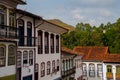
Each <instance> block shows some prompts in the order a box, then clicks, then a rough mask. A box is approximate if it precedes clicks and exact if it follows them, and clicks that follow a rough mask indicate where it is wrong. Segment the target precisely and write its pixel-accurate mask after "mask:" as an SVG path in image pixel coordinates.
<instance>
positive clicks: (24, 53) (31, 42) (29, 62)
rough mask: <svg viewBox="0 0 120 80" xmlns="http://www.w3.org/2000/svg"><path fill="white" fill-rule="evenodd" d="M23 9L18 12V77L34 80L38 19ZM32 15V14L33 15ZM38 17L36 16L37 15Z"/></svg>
mask: <svg viewBox="0 0 120 80" xmlns="http://www.w3.org/2000/svg"><path fill="white" fill-rule="evenodd" d="M24 13H28V12H24V11H22V10H18V13H17V27H18V29H19V31H18V39H19V41H18V50H17V54H18V55H17V57H18V58H17V72H18V75H17V79H18V80H19V79H21V80H23V79H24V80H25V79H30V80H34V74H35V55H36V50H37V47H36V46H35V39H36V37H35V23H34V21H35V20H36V19H35V18H34V16H33V15H32V14H31V13H28V14H29V15H24ZM31 15H32V16H31ZM35 17H36V16H35Z"/></svg>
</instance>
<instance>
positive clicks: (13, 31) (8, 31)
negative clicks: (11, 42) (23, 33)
mask: <svg viewBox="0 0 120 80" xmlns="http://www.w3.org/2000/svg"><path fill="white" fill-rule="evenodd" d="M0 37H1V39H4V38H5V39H17V28H16V27H11V26H6V25H0Z"/></svg>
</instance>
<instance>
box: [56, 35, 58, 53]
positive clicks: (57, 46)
mask: <svg viewBox="0 0 120 80" xmlns="http://www.w3.org/2000/svg"><path fill="white" fill-rule="evenodd" d="M56 53H59V36H58V35H57V36H56Z"/></svg>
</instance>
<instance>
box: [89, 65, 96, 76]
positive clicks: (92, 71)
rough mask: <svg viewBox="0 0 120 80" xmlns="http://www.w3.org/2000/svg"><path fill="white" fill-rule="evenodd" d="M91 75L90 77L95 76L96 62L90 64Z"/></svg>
mask: <svg viewBox="0 0 120 80" xmlns="http://www.w3.org/2000/svg"><path fill="white" fill-rule="evenodd" d="M89 76H90V77H95V65H94V64H92V63H91V64H89Z"/></svg>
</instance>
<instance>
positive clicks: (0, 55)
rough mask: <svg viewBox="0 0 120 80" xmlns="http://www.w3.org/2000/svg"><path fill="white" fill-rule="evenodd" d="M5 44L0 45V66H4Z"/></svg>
mask: <svg viewBox="0 0 120 80" xmlns="http://www.w3.org/2000/svg"><path fill="white" fill-rule="evenodd" d="M5 49H6V48H5V46H4V45H0V67H3V66H5V60H6V55H5V54H6V53H5Z"/></svg>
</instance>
